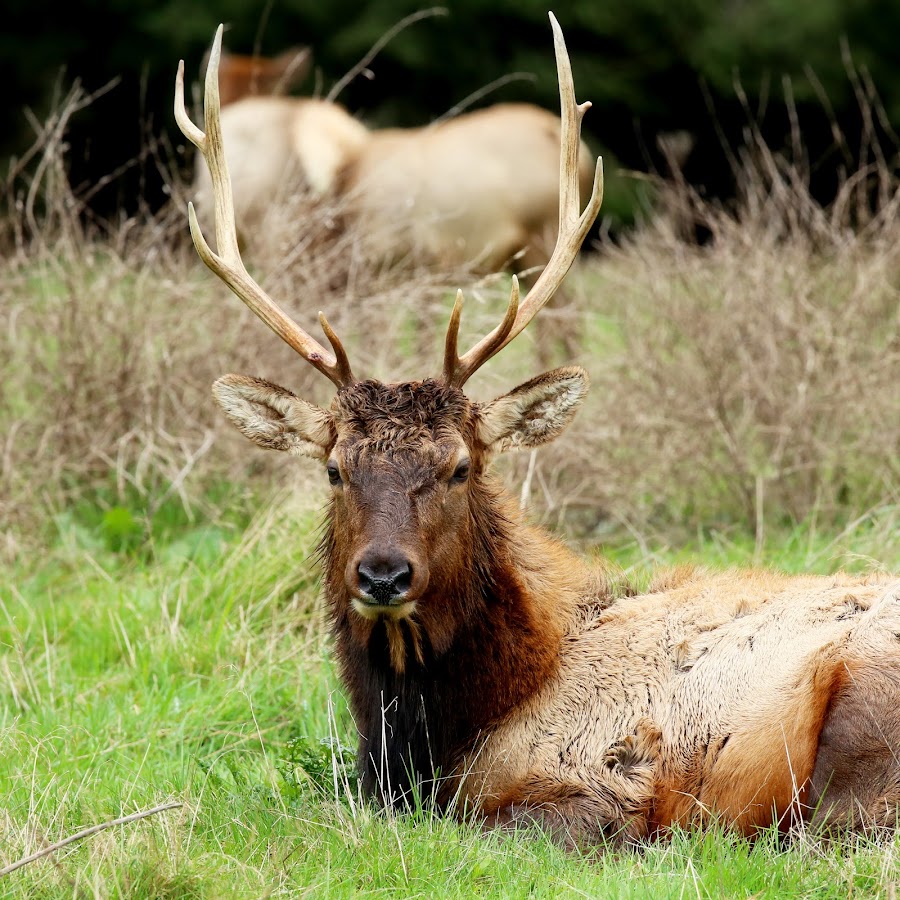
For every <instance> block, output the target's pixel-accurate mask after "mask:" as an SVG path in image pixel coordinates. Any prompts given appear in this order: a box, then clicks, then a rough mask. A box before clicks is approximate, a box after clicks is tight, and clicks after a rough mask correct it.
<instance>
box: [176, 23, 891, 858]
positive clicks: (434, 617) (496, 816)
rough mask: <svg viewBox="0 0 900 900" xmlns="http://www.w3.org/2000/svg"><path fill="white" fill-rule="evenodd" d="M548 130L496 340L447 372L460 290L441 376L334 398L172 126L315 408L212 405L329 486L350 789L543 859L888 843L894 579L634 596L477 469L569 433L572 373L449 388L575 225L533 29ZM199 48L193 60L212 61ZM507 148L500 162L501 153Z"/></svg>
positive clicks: (531, 297) (543, 291)
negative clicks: (549, 849) (540, 851)
mask: <svg viewBox="0 0 900 900" xmlns="http://www.w3.org/2000/svg"><path fill="white" fill-rule="evenodd" d="M550 18H551V26H552V30H553V35H554V45H555V53H556V61H557V69H558V77H559V89H560V103H561V108H562V123H563V125H562V131H561V142H560V143H561V152H560V165H559V171H560V182H559V191H560V202H559V228H558V237H557V243H556V246H555V248H554V250H553V253H552V255H551V257H550V260H549V262H548V263H547V265H546V267H545V268H544V270H543V272H542V273H541V275H540V276H539V277H538V278H537V280H536V281H535V283H534V285H533V286H532V288H531V290H530V291H529V292H528V294H527V295H526V296H525V297H524V299H523V300H522V301H521V302H520V297H519V290H518V285H517V282H516V281H515V280H514V281H513V287H512V291H511V296H510V300H509V305H508V308H507V310H506V314H505V315H504V317H503V320H502V322H501V323H500V324H499V325H497V326H496V327H495V328H494V329H493V330H492V331H491V332H489V333H488V334H487V335H486V336H484V337H483V338H481V339H480V340H479V341H477V342H476V343H475V344H474V346H472V347H471V348H470V349H469V350H467V351H466V352H464V353H462V354H461V355H460V353H459V352H458V330H459V325H460V316H461V311H462V293H461V292H460V293H459V294H458V295H457V302H456V304H455V306H454V308H453V312H452V314H451V317H450V324H449V327H448V330H447V336H446V342H445V351H444V361H443V369H442V372H441V374H440V375H438V376H436V377H432V378H425V379H424V380H422V381H412V382H403V383H382V382H379V381H373V380H358V379H357V378H356V377H355V376H354V375H353V372H352V370H351V366H350V361H349V357H348V354H347V352H346V351H345V349H344V347H343V344H342V343H341V341H340V339H339V338H338V336H337V335H336V334H335V332H334V331H333V329H332V328H331V326H330V325H329V323H328V321H327V319H326V318H325V316H324V315H323V314H322V313H319V321H320V323H321V327H322V329H323V331H324V333H325V335H326V336H327V338H328V341H329V343H330V345H331V350H328V349H326V348H325V347H324V346H323V345H322V344H320V343H319V342H318V341H317V340H316V339H315V338H313V337H312V336H311V335H310V334H308V333H307V332H306V331H304V330H303V329H302V328H301V327H300V326H299V325H297V324H296V323H295V322H294V321H293V320H292V319H290V318H289V317H288V316H287V315H286V314H285V313H284V312H283V311H282V310H281V309H280V308H279V307H278V306H277V304H276V303H275V302H274V301H273V300H272V299H271V298H270V297H269V296H268V295H267V294H266V293H265V292H264V291H263V290H262V289H261V288H260V287H259V285H258V284H257V283H256V282H255V281H254V280H253V279H252V278H251V277H250V275H249V274H248V273H247V270H246V268H245V267H244V264H243V263H242V261H241V255H240V251H239V247H238V242H237V235H236V231H235V226H234V210H233V204H232V200H231V192H230V185H229V177H228V172H227V166H226V163H225V155H224V152H223V146H222V140H221V131H220V125H219V118H218V102H217V98H216V79H215V74H214V73H215V52H217V51H215V52H214V57H213V64H212V65H211V70H212V72H213V74H212V76H211V77H208V78H207V82H206V107H205V129H206V130H205V132H204V131H203V130H201V129H200V128H199V127H198V126H196V125H195V124H194V123H193V122H192V121H191V120H190V119H189V118H188V117H187V114H186V112H185V110H184V101H183V86H182V74H183V65H182V66H180V67H179V72H178V77H177V82H176V117H177V119H178V122H179V125H180V127H181V129H182V130H183V132H184V133H185V134H186V135H187V136H188V137H189V138H190V140H192V141H193V142H194V143H195V144H196V145H197V146H198V147H199V148H200V150H201V152H202V154H203V156H204V158H205V159H206V161H207V164H208V165H209V168H210V172H211V174H212V179H213V183H214V185H215V189H216V216H215V227H216V236H217V241H218V252H213V251H212V250H211V248H210V247H209V245H208V244H207V242H206V240H205V239H204V237H203V234H202V232H201V230H200V227H199V224H198V221H197V216H196V214H195V212H194V209H193V207H192V206H190V205H189V207H188V217H189V222H190V230H191V234H192V236H193V240H194V242H195V245H196V248H197V251H198V253H199V255H200V257H201V258H202V259H203V261H204V262H205V263H206V265H207V266H208V267H209V268H210V269H211V270H212V271H213V272H214V273H215V274H216V275H217V276H218V277H219V278H221V279H222V280H223V281H224V282H225V283H226V284H227V285H228V286H229V287H230V288H231V289H232V290H233V291H234V292H235V293H236V294H237V295H238V297H240V298H241V300H243V302H244V303H246V304H247V305H248V306H249V307H250V308H251V309H252V310H253V311H254V312H255V313H256V314H257V315H259V316H260V318H262V319H263V320H264V321H265V322H266V323H267V324H268V325H269V327H271V328H272V329H273V330H274V331H275V332H276V334H278V335H280V336H281V337H282V339H284V340H285V341H286V342H287V343H288V344H289V345H290V346H292V347H293V348H294V349H295V350H297V352H298V353H299V354H300V355H301V356H302V357H303V358H304V359H305V360H307V361H308V362H309V363H310V364H311V365H312V366H314V367H315V369H317V370H318V371H319V372H321V373H322V374H323V375H325V376H326V377H327V378H328V379H329V380H330V381H331V382H332V383H333V384H334V386H335V388H336V393H335V396H334V398H333V400H332V401H331V404H330V406H329V407H328V408H323V407H319V406H316V405H314V404H312V403H310V402H307V401H305V400H303V399H302V398H300V397H297V396H295V395H294V394H292V393H291V392H290V391H288V390H286V389H285V388H282V387H279V386H277V385H275V384H272V383H270V382H268V381H265V380H263V379H260V378H253V377H248V376H244V375H226V376H224V377H223V378H221V379H219V380H218V381H216V383H215V385H214V387H213V394H214V396H215V399H216V401H217V402H218V403H219V405H220V406H221V408H222V409H223V411H224V412H225V415H226V416H227V418H228V419H230V420H231V422H233V423H234V424H235V425H236V426H237V427H238V428H239V429H240V430H241V431H242V432H243V433H244V434H245V435H246V436H247V437H248V438H250V439H251V440H252V441H254V442H255V443H256V444H258V445H259V446H261V447H264V448H268V449H271V450H279V451H283V452H286V453H289V454H292V455H295V456H304V457H312V458H313V459H317V460H319V461H320V462H321V463H322V464H323V466H324V470H325V475H327V478H328V481H329V482H330V485H331V487H330V491H331V494H330V501H329V503H328V507H327V515H326V522H325V530H324V537H323V540H322V543H321V548H320V549H321V556H322V560H323V567H324V579H323V584H324V594H325V601H326V605H327V610H328V614H329V620H330V629H331V633H332V636H333V640H334V646H335V652H336V656H337V659H338V661H339V666H340V674H341V680H342V683H343V685H344V687H345V689H346V691H347V693H348V696H349V702H350V706H351V710H352V714H353V717H354V720H355V723H356V726H357V728H358V731H359V754H358V765H359V770H360V777H361V783H362V785H363V787H364V789H365V791H366V792H367V794H368V795H369V796H370V797H371V798H372V799H373V800H374V801H375V802H377V803H380V804H383V805H384V806H386V807H396V808H399V809H403V808H405V807H407V806H408V805H409V804H410V803H411V802H413V798H415V797H420V798H423V799H424V800H425V801H426V802H428V803H431V804H434V808H436V809H437V810H438V811H440V812H443V813H447V814H455V815H459V816H462V817H466V818H470V819H472V820H474V821H476V822H479V823H481V824H482V825H483V826H484V827H501V828H516V827H519V826H520V825H525V824H528V825H532V824H534V823H537V824H539V825H540V826H542V827H543V828H545V829H547V830H548V831H549V832H550V833H551V834H553V835H554V836H557V837H558V838H559V839H560V840H561V841H562V842H563V843H564V844H565V845H567V846H574V847H578V846H583V845H591V844H596V843H600V842H604V841H607V840H611V839H614V838H615V839H619V840H643V839H647V838H653V837H661V836H664V835H665V833H666V832H667V831H668V830H669V829H671V827H673V826H675V825H678V826H685V827H687V826H691V827H701V826H704V825H706V824H709V823H710V822H711V821H713V820H715V821H718V822H721V823H725V824H726V825H727V826H728V827H730V828H733V829H735V830H736V831H738V832H739V833H741V834H744V835H747V836H752V835H754V834H756V833H757V832H758V830H759V829H761V828H766V827H769V826H773V825H775V826H777V827H778V828H781V829H790V828H791V827H793V826H795V825H797V824H800V823H815V824H818V825H822V826H827V827H832V826H834V827H844V826H850V827H857V828H865V827H868V826H871V825H886V824H891V825H894V824H896V822H897V808H898V804H900V757H898V751H900V581H898V580H897V579H896V576H894V577H892V578H889V577H887V576H883V577H882V576H877V575H870V576H851V575H844V574H838V575H834V576H830V577H822V576H812V575H810V576H803V575H800V576H797V575H794V576H789V575H784V574H779V573H775V572H771V571H762V570H737V569H735V570H722V571H706V570H703V569H698V568H687V567H683V568H678V569H674V570H671V571H664V572H660V573H659V574H658V576H657V577H656V578H655V580H654V582H653V584H652V585H651V586H650V588H649V590H648V591H647V592H646V593H643V594H638V593H637V592H636V591H634V590H632V589H630V588H627V587H625V588H623V587H621V585H620V584H619V579H618V576H617V575H616V573H615V572H614V571H613V570H612V569H611V568H610V567H606V566H604V565H602V564H600V565H596V564H593V563H592V564H588V563H587V562H585V561H584V560H582V559H581V558H580V557H578V556H577V555H576V554H575V553H574V552H572V551H571V550H569V549H568V548H567V547H566V546H565V544H564V543H562V542H561V541H559V540H557V539H556V538H554V537H553V536H551V535H550V534H549V533H547V532H546V531H544V530H542V529H540V528H537V527H535V526H533V525H531V524H530V523H529V522H528V521H527V519H526V517H525V516H524V514H523V513H521V512H520V510H519V508H518V505H517V504H516V503H515V502H513V500H512V498H511V497H510V496H509V495H508V494H507V493H506V492H505V490H504V489H503V487H502V486H501V485H500V483H499V481H498V480H496V479H495V477H493V476H491V474H490V473H489V471H488V470H489V464H490V461H491V458H492V457H493V456H494V455H495V454H498V453H502V452H504V451H509V450H518V449H524V448H532V447H538V446H540V445H542V444H545V443H546V442H548V441H551V440H553V439H554V438H555V437H557V436H558V435H559V434H560V433H562V432H563V431H564V429H565V428H566V427H567V426H568V425H569V424H570V422H571V421H572V419H573V418H574V416H575V413H576V411H577V409H578V406H579V404H580V403H581V402H582V400H583V398H584V396H585V393H586V391H587V388H588V376H587V373H586V372H585V371H584V370H583V369H581V368H577V367H563V368H558V369H555V370H553V371H549V372H546V373H545V374H543V375H539V376H538V377H536V378H533V379H531V380H530V381H527V382H525V383H524V384H522V385H520V386H519V387H517V388H515V389H514V390H512V391H511V392H509V393H507V394H505V395H503V396H500V397H499V398H497V399H495V400H493V401H491V402H488V403H480V402H475V401H473V400H472V399H470V398H469V397H467V396H466V394H465V393H464V392H463V387H464V385H465V383H466V382H467V380H468V379H469V378H470V377H471V376H472V375H473V374H474V373H475V372H476V371H477V370H478V369H479V368H480V367H481V366H482V365H484V364H485V363H486V362H487V361H488V360H489V359H491V358H492V357H493V356H494V355H495V354H497V353H498V352H499V351H501V350H502V349H503V348H504V347H505V346H507V345H508V344H509V343H510V342H511V341H512V340H513V339H514V338H515V337H516V336H517V335H518V334H520V333H521V331H522V330H523V329H524V328H525V327H526V325H527V324H528V323H529V321H530V320H531V319H532V318H534V316H535V315H536V314H537V313H538V312H539V311H540V309H541V308H542V307H543V306H544V305H545V304H546V303H547V302H548V301H549V299H550V298H551V296H552V294H553V292H554V290H556V289H557V287H558V286H559V284H560V283H561V282H562V280H563V278H564V276H565V275H566V272H567V271H568V269H569V268H570V266H571V264H572V262H573V260H574V258H575V256H576V254H577V252H578V248H579V245H580V244H581V242H582V240H583V239H584V235H585V233H586V231H587V230H588V228H589V227H590V225H591V222H592V221H593V219H594V217H595V216H596V215H597V212H598V210H599V207H600V203H601V198H602V166H601V161H600V160H598V161H597V167H596V174H595V180H594V184H593V188H592V192H591V195H590V199H589V200H588V202H587V205H586V208H585V209H584V211H583V212H580V204H579V188H578V180H579V176H578V165H577V158H578V142H579V133H580V128H581V120H582V117H583V115H584V113H585V112H586V110H587V109H588V108H589V106H590V104H589V103H583V104H580V105H579V104H577V103H576V101H575V95H574V87H573V79H572V72H571V69H570V66H569V60H568V55H567V52H566V47H565V43H564V39H563V35H562V32H561V30H560V27H559V25H558V23H557V21H556V19H555V18H554V17H553V15H552V14H551V17H550ZM220 37H221V30H220V32H219V35H218V37H217V42H216V47H218V43H219V40H220ZM517 138H518V136H517V135H511V136H510V139H511V140H515V139H517Z"/></svg>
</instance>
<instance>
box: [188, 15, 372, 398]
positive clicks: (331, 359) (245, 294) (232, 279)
mask: <svg viewBox="0 0 900 900" xmlns="http://www.w3.org/2000/svg"><path fill="white" fill-rule="evenodd" d="M222 31H223V26H222V25H219V27H218V29H216V37H215V40H214V41H213V46H212V51H211V52H210V55H209V63H208V65H207V69H206V88H205V93H204V104H203V106H204V126H205V128H206V132H205V133H204V132H203V131H202V130H201V129H200V128H198V127H197V126H196V125H195V124H194V123H193V122H192V121H191V119H190V116H188V114H187V110H186V109H185V105H184V60H181V61H179V63H178V74H177V75H176V76H175V120H176V121H177V122H178V127H179V128H180V129H181V131H182V133H183V134H184V136H185V137H186V138H187V139H188V140H189V141H191V142H192V143H193V144H194V145H195V146H196V147H197V149H198V150H199V151H200V152H201V153H202V154H203V158H204V159H205V160H206V165H207V166H208V167H209V174H210V176H211V177H212V183H213V194H214V198H215V200H214V202H215V221H216V247H217V249H218V251H219V252H218V253H215V252H213V250H212V249H211V248H210V246H209V244H208V243H207V242H206V239H205V238H204V237H203V233H202V232H201V231H200V226H199V224H198V223H197V214H196V213H195V212H194V204H193V203H188V222H189V223H190V228H191V237H192V238H193V241H194V246H195V247H196V248H197V253H198V254H199V255H200V258H201V259H202V260H203V262H205V263H206V265H207V266H208V267H209V268H210V269H211V270H212V271H213V272H214V273H215V274H216V275H217V276H218V277H219V278H221V279H222V281H224V282H225V284H227V285H228V287H230V288H231V290H232V291H234V293H235V294H237V296H238V297H239V298H240V299H241V300H242V301H243V302H244V303H245V304H246V305H247V306H248V307H249V308H250V309H251V310H253V312H254V313H256V315H258V316H259V317H260V318H261V319H262V320H263V321H264V322H265V323H266V325H268V326H269V328H271V329H272V331H274V332H275V334H277V335H278V336H279V337H280V338H281V339H282V340H283V341H285V342H286V343H287V344H288V345H289V346H291V347H293V348H294V350H296V351H297V352H298V353H299V354H300V355H301V356H302V357H303V358H304V359H305V360H306V361H307V362H309V363H310V364H311V365H313V366H314V367H315V368H316V369H318V370H319V371H320V372H321V373H322V374H323V375H327V376H328V378H330V379H331V381H333V382H334V384H335V385H337V387H338V388H342V387H346V386H347V385H349V384H352V383H353V382H354V378H353V373H352V372H351V370H350V361H349V360H348V358H347V353H346V351H345V350H344V347H343V345H342V344H341V342H340V340H339V339H338V337H337V335H336V334H335V333H334V331H333V330H332V328H331V326H330V325H329V324H328V321H327V320H326V319H325V316H324V314H323V313H321V312H320V313H319V322H320V323H321V325H322V330H323V331H324V332H325V335H326V337H327V338H328V340H329V342H330V343H331V346H332V349H333V350H334V352H333V353H331V352H329V351H328V350H326V349H325V347H323V346H322V345H321V344H320V343H319V342H318V341H317V340H315V338H313V337H311V336H310V335H309V334H307V333H306V332H305V331H304V330H303V329H302V328H301V327H300V326H299V325H298V324H297V323H296V322H294V320H293V319H291V318H290V316H288V315H287V313H285V312H284V310H283V309H281V307H280V306H278V304H277V303H276V302H275V301H274V300H272V298H271V297H269V295H268V294H267V293H266V292H265V291H264V290H263V289H262V288H261V287H260V286H259V285H258V284H257V283H256V281H254V280H253V278H252V277H251V276H250V274H249V272H248V271H247V269H246V267H245V266H244V263H243V260H242V259H241V253H240V249H239V247H238V239H237V228H236V226H235V221H234V200H233V197H232V192H231V178H230V177H229V175H228V166H227V164H226V161H225V149H224V146H223V144H222V128H221V120H220V111H221V110H220V104H219V60H220V58H221V55H222Z"/></svg>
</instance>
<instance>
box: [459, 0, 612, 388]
mask: <svg viewBox="0 0 900 900" xmlns="http://www.w3.org/2000/svg"><path fill="white" fill-rule="evenodd" d="M550 25H551V27H552V28H553V45H554V49H555V51H556V69H557V74H558V78H559V103H560V116H561V120H562V128H561V134H560V155H559V232H558V235H557V239H556V246H555V247H554V248H553V253H552V254H551V256H550V259H549V261H548V262H547V265H546V266H545V267H544V271H543V272H541V274H540V276H539V277H538V279H537V281H535V283H534V285H533V286H532V288H531V290H530V291H529V292H528V294H527V296H526V297H525V300H524V301H523V302H522V304H521V306H518V291H519V288H518V282H516V281H513V287H512V294H513V295H514V299H513V297H510V304H509V307H508V308H507V314H506V316H505V317H504V319H503V322H501V323H500V324H499V325H498V326H497V327H496V328H495V329H494V330H493V331H492V332H491V333H490V334H488V335H487V336H486V337H483V338H482V339H481V340H480V341H479V342H478V343H477V344H476V345H475V346H474V347H472V349H471V350H469V351H468V352H467V353H466V354H465V355H463V356H461V357H457V356H456V333H457V332H458V330H459V314H460V312H461V304H460V301H459V299H457V306H459V307H460V309H459V310H457V306H454V309H453V317H454V318H451V325H450V329H449V330H448V333H447V350H446V352H445V359H444V381H445V382H446V383H447V384H453V385H455V386H456V387H462V385H463V384H465V382H466V380H467V379H468V378H469V377H470V376H471V375H472V374H473V373H474V372H475V371H477V370H478V369H479V368H480V367H481V366H483V365H484V364H485V363H486V362H487V361H488V360H489V359H490V358H491V357H492V356H494V355H495V354H496V353H499V352H500V350H502V349H503V348H504V347H505V346H506V345H507V344H508V343H509V342H510V341H512V340H513V338H515V337H516V336H517V335H518V334H520V333H521V332H522V330H523V329H524V328H525V326H526V325H528V323H529V322H530V321H531V320H532V319H533V318H534V317H535V316H536V315H537V314H538V313H539V312H540V311H541V310H542V309H543V308H544V306H546V305H547V303H548V302H549V300H550V298H551V297H552V296H553V295H554V294H555V293H556V291H557V289H558V288H559V286H560V284H562V281H563V279H564V278H565V276H566V273H567V272H568V271H569V269H570V268H571V266H572V263H573V262H575V259H576V257H577V256H578V250H579V249H580V247H581V244H582V242H583V241H584V239H585V237H586V236H587V233H588V231H589V230H590V228H591V225H593V224H594V220H595V219H596V218H597V214H598V213H599V212H600V206H601V204H602V203H603V160H602V159H600V158H598V159H597V166H596V169H595V171H594V185H593V188H592V190H591V197H590V200H588V203H587V206H585V208H584V212H581V198H580V192H579V185H578V156H579V150H580V145H581V120H582V119H583V118H584V114H585V113H586V112H587V111H588V110H589V109H590V108H591V104H590V102H589V101H588V102H585V103H581V104H579V103H578V102H576V100H575V85H574V80H573V78H572V65H571V63H570V61H569V54H568V51H567V50H566V42H565V39H564V38H563V33H562V29H561V28H560V27H559V22H557V21H556V16H554V15H553V13H552V12H551V13H550ZM514 303H515V305H516V306H517V307H518V311H517V312H516V313H514V318H513V320H512V321H511V322H510V323H509V324H507V323H508V320H509V310H510V309H512V308H513V304H514ZM451 331H452V332H453V335H454V336H453V352H452V354H451V352H450V332H451ZM451 355H452V357H453V360H454V362H453V364H452V365H451Z"/></svg>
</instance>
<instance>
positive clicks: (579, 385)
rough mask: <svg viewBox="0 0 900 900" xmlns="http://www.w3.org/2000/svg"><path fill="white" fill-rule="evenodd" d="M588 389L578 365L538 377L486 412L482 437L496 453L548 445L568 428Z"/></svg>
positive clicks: (481, 423)
mask: <svg viewBox="0 0 900 900" xmlns="http://www.w3.org/2000/svg"><path fill="white" fill-rule="evenodd" d="M587 389H588V376H587V372H585V371H584V369H582V368H580V367H578V366H566V367H565V368H562V369H554V370H553V371H552V372H546V373H545V374H543V375H538V377H537V378H532V379H531V381H526V382H525V384H520V385H519V386H518V387H517V388H516V389H515V390H512V391H510V392H509V393H508V394H505V395H504V396H502V397H498V398H497V399H496V400H494V401H493V402H491V403H489V404H488V405H487V406H485V407H484V408H483V409H482V411H481V421H480V423H479V426H478V436H479V438H480V439H481V441H482V443H483V444H484V445H485V447H487V448H488V450H491V451H493V452H495V453H503V452H504V451H506V450H524V449H527V448H529V447H539V446H540V445H541V444H546V443H547V442H548V441H552V440H554V438H557V437H559V435H561V434H562V433H563V432H564V431H565V430H566V428H568V426H569V423H570V422H571V421H572V419H573V418H574V417H575V413H576V411H577V410H578V407H579V406H580V405H581V401H582V400H584V398H585V395H586V394H587Z"/></svg>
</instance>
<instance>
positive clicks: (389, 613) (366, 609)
mask: <svg viewBox="0 0 900 900" xmlns="http://www.w3.org/2000/svg"><path fill="white" fill-rule="evenodd" d="M350 605H351V606H352V607H353V609H354V610H355V611H356V612H357V613H358V614H359V615H360V616H362V617H363V618H364V619H370V620H372V621H375V620H376V619H381V618H385V619H392V620H393V621H395V622H399V621H400V620H401V619H405V618H406V617H407V616H411V615H412V614H413V611H414V610H415V608H416V601H415V600H410V601H409V602H407V603H398V604H397V605H396V606H372V605H371V604H369V603H363V602H362V600H357V599H356V597H354V598H353V599H352V600H351V601H350Z"/></svg>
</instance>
